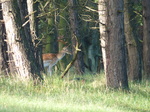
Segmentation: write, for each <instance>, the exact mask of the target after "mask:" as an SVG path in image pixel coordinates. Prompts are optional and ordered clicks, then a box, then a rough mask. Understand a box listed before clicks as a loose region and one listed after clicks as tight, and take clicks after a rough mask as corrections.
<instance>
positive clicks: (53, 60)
mask: <svg viewBox="0 0 150 112" xmlns="http://www.w3.org/2000/svg"><path fill="white" fill-rule="evenodd" d="M66 54H71V52H70V51H69V50H68V47H64V48H63V49H62V50H61V51H60V52H59V53H56V54H54V53H47V54H43V55H42V58H43V65H44V68H45V69H47V73H48V74H49V75H50V76H51V75H52V67H53V66H55V65H56V64H57V62H58V61H59V60H61V59H62V58H63V57H64V56H65V55H66Z"/></svg>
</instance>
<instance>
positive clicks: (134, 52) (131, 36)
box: [124, 0, 142, 81]
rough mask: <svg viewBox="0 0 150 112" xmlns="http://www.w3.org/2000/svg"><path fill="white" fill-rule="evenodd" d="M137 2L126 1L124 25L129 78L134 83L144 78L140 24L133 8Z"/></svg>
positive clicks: (132, 0) (133, 0)
mask: <svg viewBox="0 0 150 112" xmlns="http://www.w3.org/2000/svg"><path fill="white" fill-rule="evenodd" d="M135 2H136V0H124V6H125V8H124V10H125V12H124V15H125V16H124V24H125V36H126V43H127V50H128V77H129V79H130V80H132V81H140V80H141V78H142V68H141V57H140V48H139V46H140V45H139V43H140V42H139V40H140V39H139V34H138V25H137V24H138V23H137V21H136V19H135V16H136V14H135V13H134V9H133V6H135Z"/></svg>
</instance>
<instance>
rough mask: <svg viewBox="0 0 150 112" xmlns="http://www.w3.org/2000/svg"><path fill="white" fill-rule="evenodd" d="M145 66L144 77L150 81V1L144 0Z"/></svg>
mask: <svg viewBox="0 0 150 112" xmlns="http://www.w3.org/2000/svg"><path fill="white" fill-rule="evenodd" d="M142 3H143V64H144V75H145V77H146V78H147V79H150V1H149V0H143V1H142Z"/></svg>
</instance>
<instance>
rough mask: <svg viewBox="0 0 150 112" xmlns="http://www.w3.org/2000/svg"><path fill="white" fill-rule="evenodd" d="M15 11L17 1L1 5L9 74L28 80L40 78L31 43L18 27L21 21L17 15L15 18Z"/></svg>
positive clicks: (13, 0)
mask: <svg viewBox="0 0 150 112" xmlns="http://www.w3.org/2000/svg"><path fill="white" fill-rule="evenodd" d="M16 9H17V11H18V7H17V0H12V1H7V2H4V3H2V11H3V18H4V22H5V27H6V34H7V46H8V55H9V57H8V58H9V64H10V68H11V69H10V72H11V73H13V74H16V75H20V76H21V77H22V78H30V76H31V77H33V78H37V77H38V76H39V77H40V78H42V77H41V76H40V72H39V71H38V69H37V65H36V63H35V58H34V52H33V46H32V42H31V41H30V40H29V38H28V37H27V38H26V37H25V34H24V30H23V29H22V28H21V27H19V25H21V24H19V23H21V19H20V17H19V14H18V15H17V16H16V14H17V11H16ZM15 12H16V13H15ZM19 28H21V29H19Z"/></svg>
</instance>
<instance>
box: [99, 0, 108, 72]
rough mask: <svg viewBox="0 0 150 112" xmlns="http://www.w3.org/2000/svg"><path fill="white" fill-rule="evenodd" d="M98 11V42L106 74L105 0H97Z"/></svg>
mask: <svg viewBox="0 0 150 112" xmlns="http://www.w3.org/2000/svg"><path fill="white" fill-rule="evenodd" d="M98 13H99V29H100V42H101V49H102V57H103V65H104V72H105V75H106V74H107V71H106V45H107V41H108V35H107V28H106V23H107V5H106V1H105V0H99V2H98ZM99 61H100V60H99Z"/></svg>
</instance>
